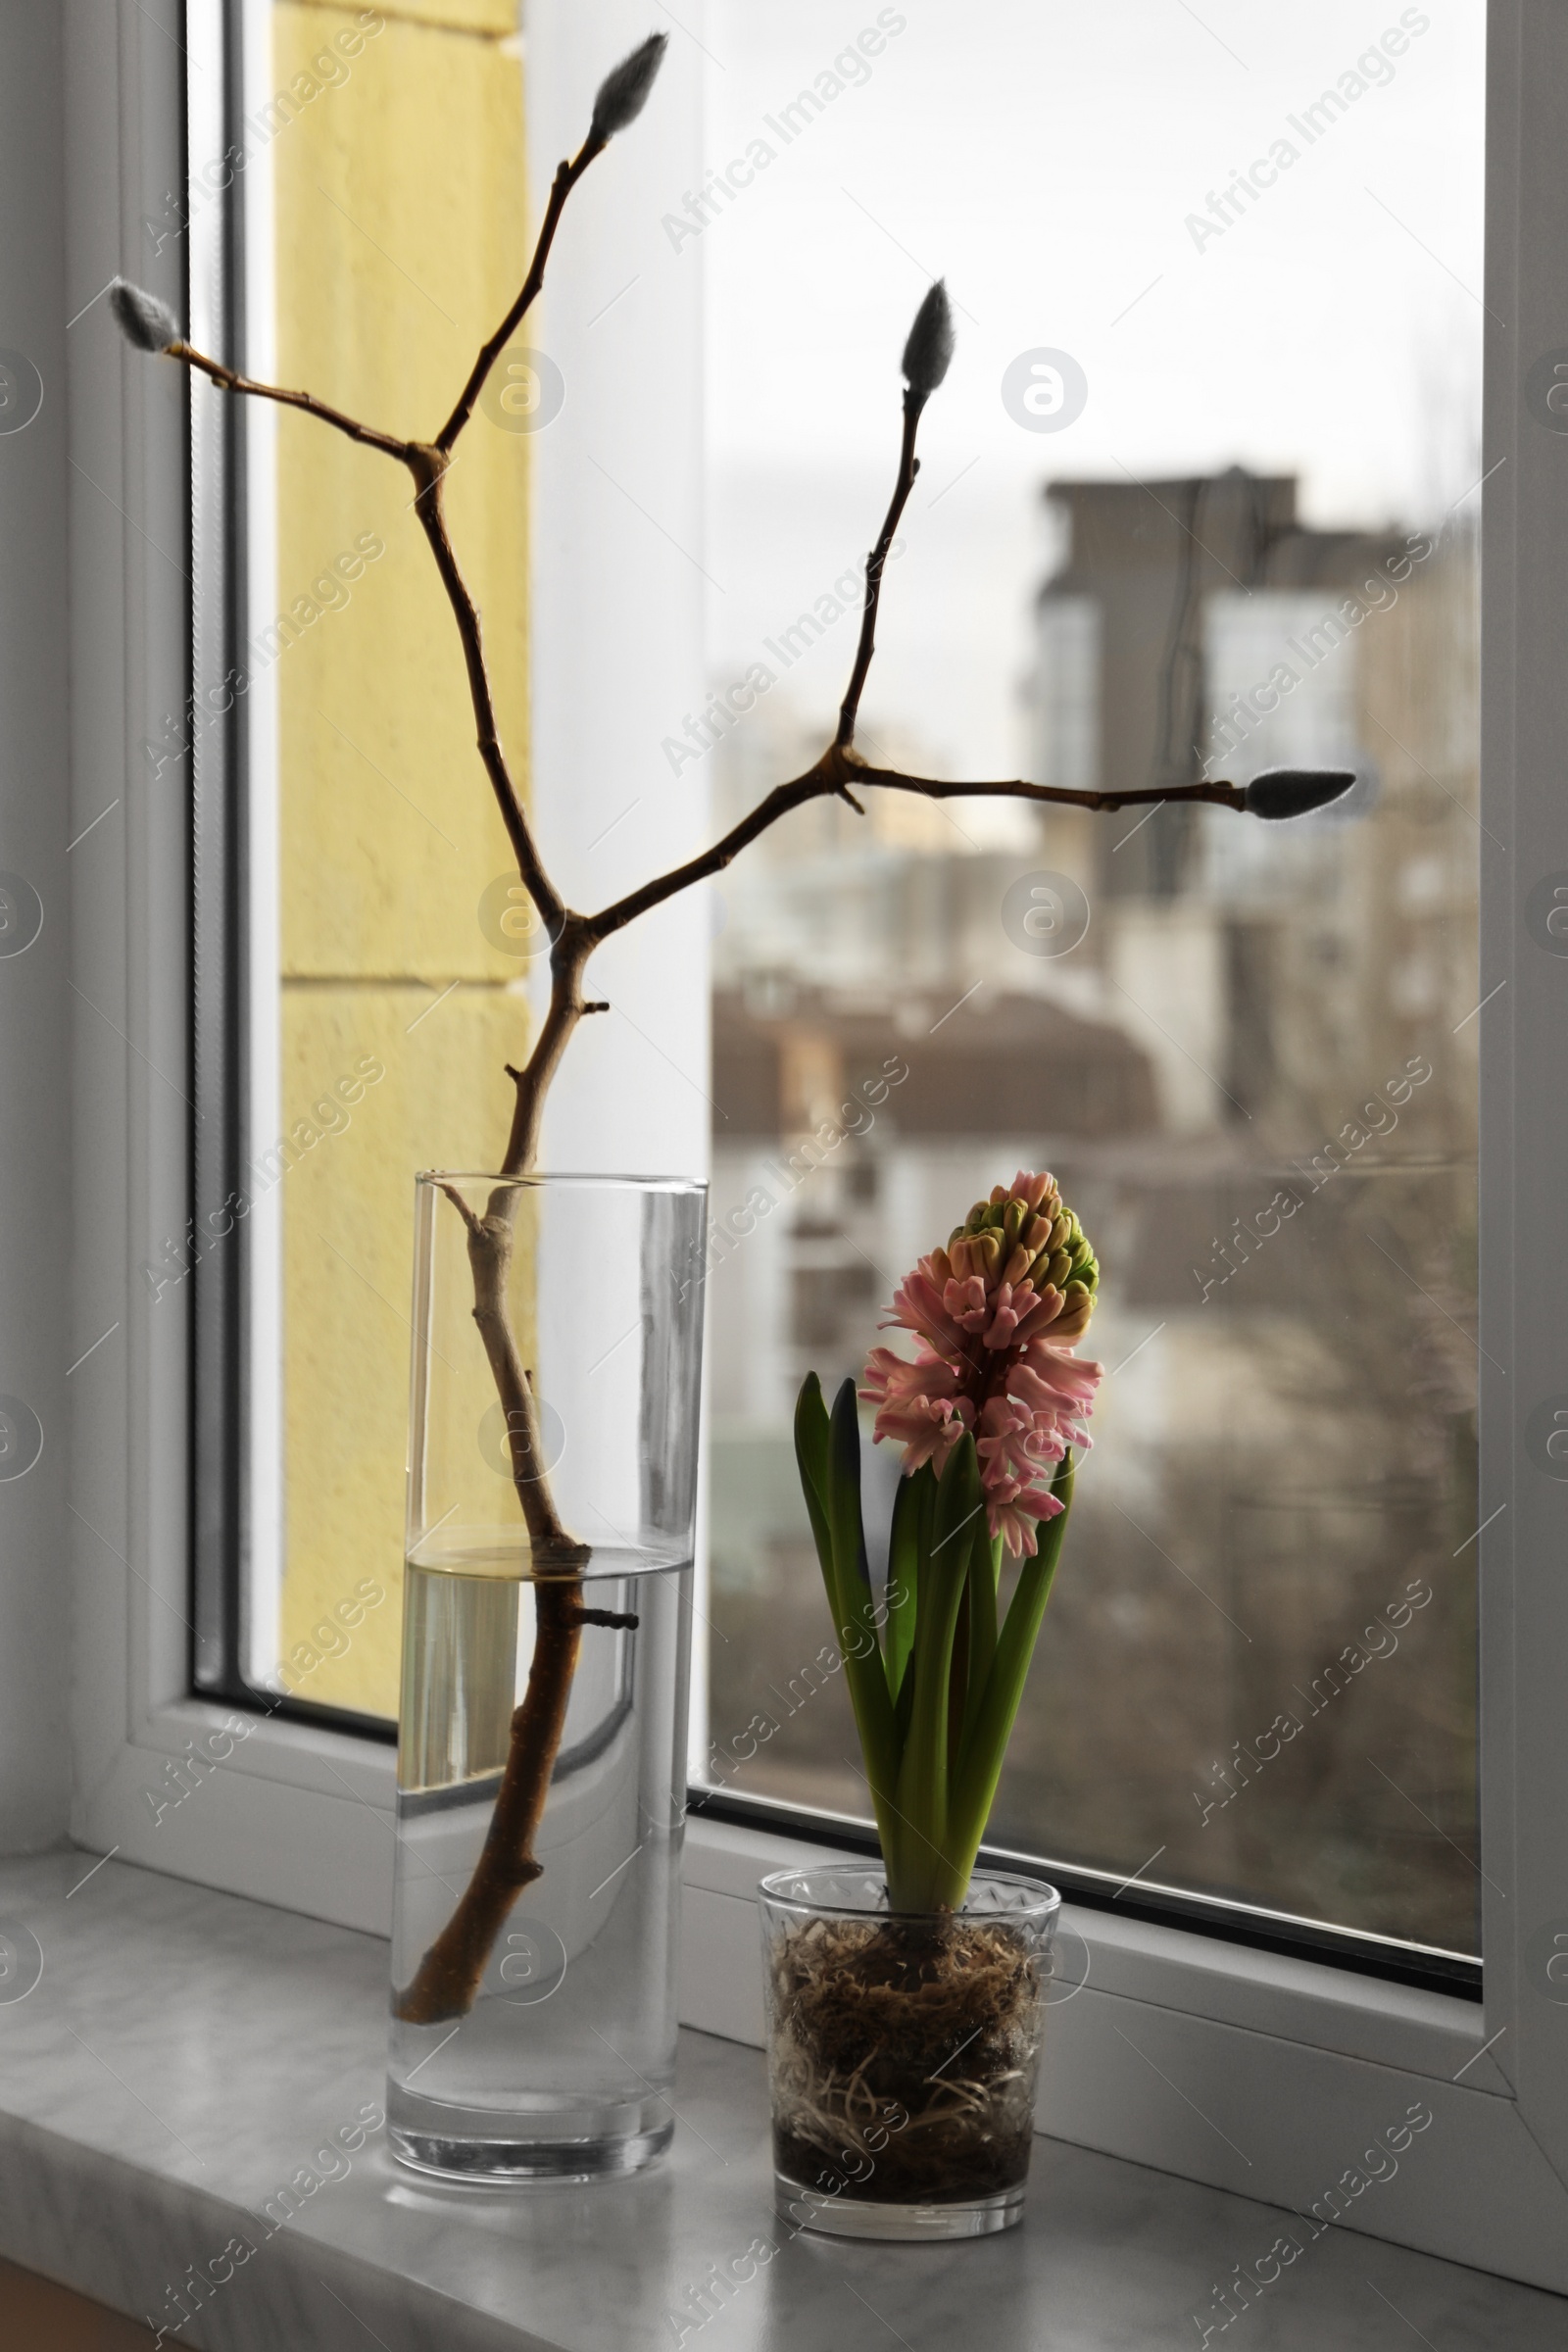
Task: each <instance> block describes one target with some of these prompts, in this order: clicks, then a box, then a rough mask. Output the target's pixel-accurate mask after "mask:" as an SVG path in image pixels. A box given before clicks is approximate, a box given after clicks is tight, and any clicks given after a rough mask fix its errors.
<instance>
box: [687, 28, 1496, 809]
mask: <svg viewBox="0 0 1568 2352" xmlns="http://www.w3.org/2000/svg"><path fill="white" fill-rule="evenodd" d="M879 25H880V27H881V30H882V37H883V41H884V46H883V47H882V49H881V52H880V54H878V55H875V56H873V57H871V58H869V59H868V60H865V61H864V78H863V79H860V80H858V82H852V81H851V76H852V74H853V73H856V72H858V69H857V68H856V67H855V66H854V65H853V62H852V63H851V64H850V65H848V66H845V67H842V68H840V69H839V71H838V78H840V79H841V80H844V81H845V82H846V83H847V84H848V85H849V86H846V87H845V88H844V89H843V91H842V92H841V94H839V95H837V96H835V97H833V98H832V99H831V101H830V102H828V103H826V104H825V105H824V107H823V111H822V113H821V115H820V117H819V118H817V119H814V120H811V121H809V122H808V123H806V125H805V127H801V128H797V129H796V130H795V135H794V136H793V137H792V138H790V139H789V140H788V141H787V142H786V140H785V139H784V138H783V137H782V136H781V132H780V126H782V127H783V128H790V127H791V121H790V118H788V117H786V116H785V114H784V110H785V108H787V107H788V106H789V105H790V103H791V101H792V100H794V99H795V98H796V96H797V94H798V93H799V92H800V91H801V90H803V89H809V88H812V87H813V86H814V85H816V82H817V77H818V75H820V74H822V73H830V74H831V73H834V71H835V65H834V61H835V59H842V58H843V57H844V54H845V52H847V51H851V50H853V49H854V48H855V45H856V42H857V36H858V35H859V34H860V33H862V32H864V31H867V30H869V31H871V32H872V33H873V34H875V32H876V31H877V28H878V26H879ZM901 25H902V28H899V27H900V26H901ZM1483 30H1484V11H1483V9H1482V7H1481V5H1480V4H1479V0H1465V4H1464V5H1460V6H1452V5H1449V6H1443V5H1441V4H1440V5H1434V6H1431V7H1415V8H1404V9H1402V10H1401V8H1400V7H1398V6H1396V5H1390V0H1354V4H1351V0H1317V4H1316V5H1314V7H1313V8H1312V9H1311V10H1310V11H1306V10H1298V9H1285V8H1281V7H1279V6H1278V5H1277V4H1276V0H1202V5H1201V10H1200V11H1198V12H1195V11H1194V10H1193V9H1191V8H1189V7H1187V6H1185V5H1183V0H1104V5H1103V6H1101V7H1100V8H1098V9H1095V10H1090V9H1087V8H1085V7H1084V6H1082V4H1081V0H1073V4H1072V5H1057V4H1046V0H961V4H960V0H901V5H900V6H898V7H896V8H883V9H880V10H879V9H878V8H877V7H876V6H874V5H871V4H870V0H710V5H709V8H708V13H707V20H706V26H705V28H704V32H703V37H704V39H705V41H706V44H707V47H708V49H709V50H710V52H711V58H712V61H713V62H712V63H711V67H710V69H709V102H710V105H709V132H708V154H709V161H710V164H711V166H712V167H714V168H717V169H723V168H725V167H727V166H729V165H730V164H731V162H732V160H733V159H735V158H743V159H744V158H745V157H746V155H747V152H748V149H749V148H750V147H752V145H753V142H755V141H758V140H762V141H765V142H766V143H767V145H768V146H770V147H771V148H772V149H773V151H774V154H773V160H772V161H771V162H769V163H766V164H765V165H764V166H763V167H762V168H761V169H758V170H756V171H755V177H754V180H753V183H752V184H751V185H750V186H749V187H745V188H743V189H741V190H740V192H739V193H738V194H737V195H736V197H735V199H734V201H733V203H732V204H730V205H728V206H727V207H726V208H725V209H723V210H722V211H721V212H720V213H719V215H718V217H717V218H715V219H713V220H711V222H710V223H709V224H708V225H706V226H705V227H703V229H702V231H701V234H700V235H697V236H694V237H691V238H690V239H683V240H682V243H681V256H682V260H683V262H684V261H686V260H690V261H691V263H692V266H693V267H701V268H702V269H704V270H705V271H706V273H707V286H708V295H709V322H710V353H711V357H710V370H709V384H710V390H709V425H710V435H711V450H712V472H711V504H710V534H709V549H710V569H711V572H712V574H713V576H714V578H715V579H716V580H717V581H718V582H719V583H720V584H721V587H720V589H719V590H717V591H715V592H714V593H713V595H712V597H711V658H712V663H713V667H714V669H715V671H716V672H717V674H719V675H720V676H725V677H727V676H729V675H731V674H736V675H738V674H739V673H740V672H741V671H742V670H743V669H744V668H745V666H746V664H747V662H749V661H751V660H754V659H756V658H758V654H759V649H760V640H761V638H762V637H763V636H764V635H768V634H773V633H776V631H777V629H778V628H779V627H780V625H782V624H783V623H785V622H787V621H788V620H789V619H790V618H791V617H792V615H793V614H794V613H796V612H798V611H799V610H800V609H801V607H802V606H803V605H805V604H809V602H810V601H811V600H812V599H813V598H814V597H815V596H817V595H818V594H819V593H820V592H821V591H822V590H823V589H824V588H826V587H827V586H828V584H829V583H830V582H831V581H832V579H833V578H834V577H835V576H836V575H837V574H839V573H840V572H841V571H842V570H843V568H844V566H845V564H847V563H849V562H851V561H853V560H854V559H855V558H856V557H857V556H858V555H860V554H863V551H864V549H865V547H866V545H867V544H868V542H869V539H870V537H871V535H872V532H873V530H874V528H875V524H876V520H877V518H878V515H879V511H880V505H881V502H882V501H883V499H884V498H885V496H886V490H887V486H888V482H889V479H890V474H891V466H892V460H893V456H894V453H895V450H896V446H897V430H898V400H899V378H898V372H897V361H898V354H899V350H900V347H901V344H902V341H903V337H904V333H905V331H906V329H907V324H908V320H909V318H910V316H911V314H912V312H913V309H914V307H915V304H916V303H917V302H918V300H919V298H920V295H921V293H922V291H923V289H924V286H925V284H926V282H927V280H928V277H929V276H930V275H933V274H936V273H939V272H940V273H943V274H945V275H946V277H947V280H948V284H949V287H950V290H951V292H952V295H953V297H954V301H955V304H956V313H957V325H958V350H957V357H956V361H955V364H954V368H953V372H952V375H951V376H950V378H949V382H948V384H947V385H946V386H945V387H944V389H943V391H942V393H941V394H940V395H939V396H938V398H937V399H936V400H935V401H933V403H932V405H931V408H930V410H929V411H928V412H927V420H926V425H925V427H924V428H923V431H922V446H923V449H924V455H925V470H924V473H923V475H922V478H921V482H920V484H919V485H918V487H917V490H916V493H915V498H914V501H913V502H912V506H911V513H910V522H909V530H908V538H909V546H908V552H907V556H906V558H905V559H904V561H903V562H902V563H901V564H900V566H899V568H898V572H897V574H896V575H890V588H889V605H888V618H887V624H886V628H885V630H884V632H883V644H884V648H885V650H884V652H883V653H882V654H881V655H880V656H879V666H878V671H877V673H876V677H875V680H874V684H873V688H872V690H871V693H870V694H869V695H868V697H867V703H866V714H867V719H868V721H870V722H872V723H873V724H875V723H876V722H878V721H879V720H880V721H882V722H884V723H886V722H888V721H896V722H897V723H898V725H899V726H900V728H901V731H905V732H908V731H911V730H912V731H913V732H915V733H916V734H918V735H920V736H921V737H923V738H924V740H925V741H926V742H927V743H928V744H929V746H930V749H931V756H932V757H933V759H936V760H941V761H943V762H944V763H945V764H946V765H947V767H948V768H949V770H950V771H951V772H958V773H961V772H969V773H983V772H987V771H991V772H1008V771H1010V770H1012V769H1013V768H1014V766H1015V764H1016V763H1017V762H1018V761H1019V760H1021V759H1022V757H1023V746H1022V743H1021V741H1020V732H1019V724H1018V705H1017V695H1016V689H1017V684H1018V680H1019V678H1020V676H1021V674H1022V671H1023V669H1024V666H1025V664H1026V662H1027V658H1028V639H1027V613H1028V602H1029V596H1030V592H1031V589H1032V586H1033V584H1034V583H1035V582H1036V581H1037V580H1038V577H1039V576H1040V572H1041V569H1042V564H1043V561H1044V554H1045V550H1044V546H1043V540H1042V534H1041V531H1040V528H1039V523H1038V505H1039V502H1038V490H1039V486H1040V484H1041V483H1042V482H1043V481H1045V480H1046V479H1047V478H1050V477H1053V476H1057V477H1059V476H1068V477H1071V476H1084V475H1104V476H1108V477H1110V478H1112V479H1123V478H1126V476H1127V475H1129V474H1130V475H1133V476H1136V477H1143V478H1147V477H1149V476H1151V475H1156V474H1161V473H1164V474H1170V473H1179V472H1183V471H1192V470H1199V469H1203V470H1207V469H1210V468H1214V467H1219V466H1227V465H1230V464H1233V463H1238V462H1239V463H1242V464H1245V465H1248V466H1253V467H1256V468H1259V469H1269V470H1278V471H1289V472H1296V473H1298V474H1299V476H1300V483H1301V506H1302V510H1303V513H1304V514H1305V515H1306V516H1307V518H1308V519H1310V520H1312V521H1315V522H1353V523H1362V524H1364V523H1373V522H1383V521H1388V520H1392V519H1396V518H1400V517H1409V518H1410V519H1412V520H1417V519H1419V520H1427V519H1431V518H1433V517H1434V516H1436V515H1439V514H1441V513H1442V512H1443V510H1444V509H1445V508H1446V506H1447V505H1448V504H1449V502H1450V501H1452V500H1454V499H1456V498H1458V497H1459V496H1460V495H1461V494H1462V493H1463V492H1464V491H1465V490H1466V489H1467V488H1468V487H1469V485H1470V484H1471V483H1472V482H1473V481H1474V480H1475V477H1476V475H1477V474H1478V473H1479V471H1480V466H1479V463H1478V462H1477V453H1478V450H1479V381H1480V366H1479V353H1480V325H1481V320H1482V316H1483V314H1482V310H1481V303H1480V295H1481V246H1482V216H1481V162H1482V155H1481V126H1482V98H1483V91H1482V57H1483ZM1388 34H1392V35H1393V38H1392V40H1390V41H1387V42H1385V39H1384V36H1385V35H1388ZM1401 41H1402V43H1403V47H1402V50H1401V49H1400V43H1401ZM868 45H869V46H871V47H873V48H874V46H875V42H874V39H873V41H872V42H871V43H870V44H868ZM1391 50H1393V51H1395V52H1397V54H1394V55H1391V54H1390V51H1391ZM1369 53H1375V54H1373V55H1371V56H1370V58H1369ZM1358 61H1366V62H1362V63H1358ZM1342 77H1349V78H1348V79H1344V80H1342ZM1355 81H1360V82H1362V83H1364V84H1365V87H1364V88H1363V89H1362V90H1361V92H1360V94H1359V95H1355V96H1353V97H1351V96H1349V94H1348V93H1349V91H1350V89H1351V87H1352V85H1353V83H1354V82H1355ZM1325 90H1342V91H1343V92H1345V93H1346V96H1347V103H1346V105H1345V111H1344V113H1343V115H1339V116H1335V110H1334V109H1333V108H1325V109H1322V110H1321V111H1320V112H1319V114H1318V115H1317V116H1316V118H1313V117H1312V116H1310V115H1309V114H1308V112H1307V110H1308V109H1310V108H1313V107H1314V106H1315V105H1316V104H1317V102H1318V101H1319V100H1320V99H1321V96H1322V93H1323V92H1324V91H1325ZM1293 116H1294V117H1295V118H1296V119H1297V120H1296V123H1295V125H1293V124H1292V123H1291V121H1290V118H1291V117H1293ZM769 117H771V118H772V124H771V125H770V124H769V123H768V121H767V118H769ZM1331 118H1332V119H1331ZM799 121H800V117H799V116H797V117H796V118H795V122H796V123H799ZM1314 129H1315V131H1316V135H1315V137H1313V138H1310V139H1309V138H1308V137H1307V136H1306V135H1305V132H1306V131H1308V130H1314ZM1282 140H1283V141H1286V142H1288V143H1289V145H1290V146H1291V147H1293V148H1294V149H1295V150H1296V160H1295V161H1294V162H1289V163H1287V162H1285V160H1284V158H1283V156H1281V155H1280V154H1279V152H1278V150H1277V145H1276V143H1277V142H1279V141H1282ZM1271 151H1273V160H1272V163H1271V164H1270V163H1269V159H1270V158H1271ZM1260 158H1261V159H1265V164H1266V165H1267V166H1268V168H1267V169H1265V171H1264V172H1262V173H1260V174H1258V177H1259V178H1261V179H1266V178H1267V177H1268V175H1269V170H1270V169H1271V170H1273V171H1274V172H1275V173H1276V177H1275V180H1274V184H1273V185H1272V186H1266V187H1264V188H1262V189H1261V191H1260V193H1259V194H1258V196H1257V198H1256V201H1255V202H1254V203H1252V204H1251V205H1250V206H1249V207H1246V208H1243V207H1242V206H1241V204H1240V200H1235V202H1234V207H1233V209H1236V210H1239V211H1240V212H1241V217H1240V218H1239V219H1232V220H1231V221H1229V222H1228V224H1227V225H1225V226H1224V227H1223V228H1222V229H1221V230H1220V231H1219V232H1218V233H1213V234H1210V233H1206V231H1207V230H1208V229H1209V228H1210V227H1211V226H1212V223H1211V221H1208V220H1207V219H1206V216H1207V214H1208V200H1209V198H1210V196H1211V195H1214V194H1218V193H1220V192H1221V191H1222V190H1223V189H1225V188H1226V186H1227V185H1228V183H1230V182H1231V181H1232V179H1233V178H1234V175H1235V174H1236V173H1237V172H1244V171H1248V170H1249V169H1250V168H1251V167H1252V166H1253V164H1254V162H1255V161H1256V160H1257V159H1260ZM756 161H757V159H756V157H755V155H754V168H755V163H756ZM737 176H742V175H739V174H738V175H737ZM1189 216H1201V217H1205V222H1204V230H1203V231H1201V232H1199V233H1198V234H1195V231H1194V229H1193V227H1192V225H1191V223H1190V221H1189ZM1039 349H1050V350H1055V351H1063V352H1066V353H1068V354H1069V355H1070V356H1071V358H1072V359H1073V360H1075V361H1076V362H1077V364H1078V366H1079V367H1080V368H1082V370H1083V374H1084V377H1085V378H1086V380H1087V386H1088V396H1087V401H1086V404H1085V406H1084V408H1083V411H1082V414H1081V415H1080V416H1079V417H1077V418H1076V420H1075V421H1074V422H1073V423H1072V424H1071V425H1069V426H1068V427H1067V428H1066V429H1064V430H1061V431H1057V432H1051V433H1040V432H1031V431H1027V430H1025V429H1023V427H1022V426H1021V425H1020V424H1018V423H1017V422H1015V421H1014V419H1013V418H1012V417H1010V416H1009V415H1008V413H1007V411H1006V409H1005V406H1004V401H1003V395H1002V379H1003V376H1004V373H1005V369H1006V368H1007V366H1008V364H1009V362H1011V361H1013V360H1014V359H1015V358H1017V357H1018V355H1020V354H1022V353H1026V352H1030V351H1033V350H1039ZM846 635H847V632H846V630H839V631H837V632H835V633H834V635H833V636H832V637H831V638H830V639H829V640H828V641H826V642H825V643H824V645H823V646H822V647H821V648H820V649H818V651H817V652H816V653H814V654H813V655H812V656H811V657H809V659H808V661H806V662H802V663H801V664H800V666H799V668H798V669H797V670H796V671H794V672H792V673H791V676H790V678H789V679H788V681H786V683H785V687H784V689H783V690H781V692H780V694H779V695H778V697H777V700H776V702H775V706H774V707H775V710H781V709H783V708H784V707H785V703H786V699H787V697H790V696H793V697H794V698H795V700H796V702H797V704H798V705H802V706H804V707H806V708H807V709H809V710H812V711H816V710H820V711H826V710H827V709H828V708H830V706H831V704H832V703H833V702H834V701H835V700H836V698H837V693H838V691H839V688H840V685H841V683H842V675H843V671H844V668H845V665H846V663H847V662H848V659H849V652H850V648H849V646H848V644H847V643H846V642H845V640H846ZM763 658H765V657H763Z"/></svg>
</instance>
